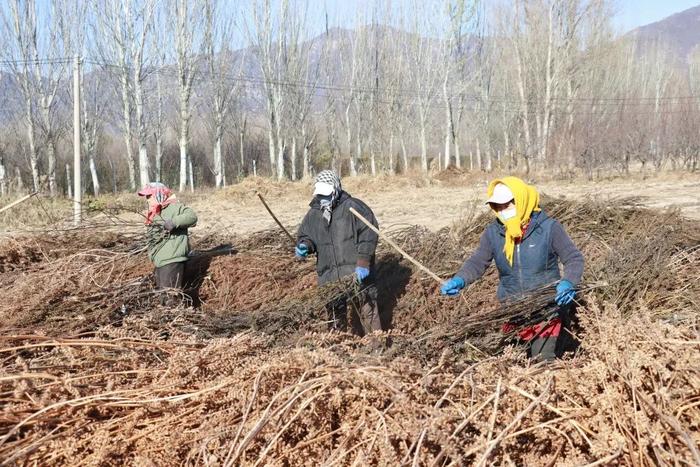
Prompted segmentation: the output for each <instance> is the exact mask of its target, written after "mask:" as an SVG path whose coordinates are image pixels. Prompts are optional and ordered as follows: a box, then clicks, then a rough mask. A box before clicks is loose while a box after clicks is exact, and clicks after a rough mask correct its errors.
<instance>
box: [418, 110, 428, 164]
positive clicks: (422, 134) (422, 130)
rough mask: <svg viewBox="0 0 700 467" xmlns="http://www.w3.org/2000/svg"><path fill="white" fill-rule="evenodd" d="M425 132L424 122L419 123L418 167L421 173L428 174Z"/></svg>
mask: <svg viewBox="0 0 700 467" xmlns="http://www.w3.org/2000/svg"><path fill="white" fill-rule="evenodd" d="M425 133H426V131H425V120H424V119H421V122H420V167H421V170H423V172H425V173H427V172H428V141H427V136H426V134H425Z"/></svg>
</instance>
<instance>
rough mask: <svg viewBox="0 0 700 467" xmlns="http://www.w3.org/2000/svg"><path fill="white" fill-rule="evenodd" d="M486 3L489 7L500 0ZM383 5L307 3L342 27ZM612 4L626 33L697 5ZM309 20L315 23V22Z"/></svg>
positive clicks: (674, 1)
mask: <svg viewBox="0 0 700 467" xmlns="http://www.w3.org/2000/svg"><path fill="white" fill-rule="evenodd" d="M412 1H414V0H391V3H392V4H393V6H394V8H396V7H399V8H400V7H401V6H404V7H406V6H408V5H410V4H411V3H412ZM425 1H429V0H425ZM485 1H486V3H487V4H488V3H490V2H494V1H500V0H485ZM385 2H386V0H311V2H310V4H311V5H314V4H315V5H316V6H315V7H314V6H312V7H311V11H310V12H309V13H310V15H312V16H315V14H316V15H317V14H319V13H321V12H322V11H323V10H324V5H325V7H326V8H327V10H328V12H329V16H330V18H329V20H330V23H331V24H335V25H337V24H342V23H345V25H349V24H348V23H353V22H354V21H353V20H354V19H355V14H356V11H357V10H362V11H367V10H368V8H367V6H369V5H373V4H376V3H385ZM613 2H614V3H613V5H614V8H615V11H616V13H617V14H616V16H615V19H614V22H615V24H616V26H617V27H618V28H619V32H627V31H629V30H630V29H634V28H636V27H637V26H642V25H644V24H649V23H653V22H655V21H659V20H661V19H663V18H665V17H667V16H670V15H672V14H674V13H678V12H680V11H683V10H686V9H688V8H691V7H693V6H697V5H700V0H613ZM437 3H439V2H436V4H437ZM321 14H322V13H321ZM316 18H318V17H316ZM312 21H313V22H314V23H315V22H316V21H318V19H314V20H312Z"/></svg>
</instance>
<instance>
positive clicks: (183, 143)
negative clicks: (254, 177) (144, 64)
mask: <svg viewBox="0 0 700 467" xmlns="http://www.w3.org/2000/svg"><path fill="white" fill-rule="evenodd" d="M170 6H171V8H172V10H174V16H175V21H173V22H172V24H173V26H174V27H173V28H172V29H171V34H172V40H173V43H174V44H175V55H176V59H177V82H178V103H179V107H180V108H179V116H180V135H179V145H180V191H182V190H184V189H185V186H186V185H187V169H188V167H190V168H191V167H192V164H191V159H190V158H189V156H188V153H187V151H188V144H189V138H190V135H189V132H190V119H191V117H192V109H191V97H192V83H193V82H194V78H195V76H196V75H197V70H198V67H199V63H200V59H201V57H202V55H201V52H202V51H203V43H204V42H203V35H202V34H200V33H199V31H202V30H203V23H204V18H205V15H204V10H205V9H204V8H201V2H200V1H191V0H170ZM193 181H194V174H192V173H190V182H191V183H190V189H192V190H194V183H193Z"/></svg>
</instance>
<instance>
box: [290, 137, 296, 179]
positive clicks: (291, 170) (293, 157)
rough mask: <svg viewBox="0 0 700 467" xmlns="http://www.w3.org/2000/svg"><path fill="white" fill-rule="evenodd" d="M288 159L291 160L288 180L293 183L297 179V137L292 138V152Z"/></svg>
mask: <svg viewBox="0 0 700 467" xmlns="http://www.w3.org/2000/svg"><path fill="white" fill-rule="evenodd" d="M289 157H290V158H291V159H292V160H291V163H292V164H291V168H290V172H291V173H290V174H289V176H290V178H291V179H292V181H295V180H296V179H297V137H296V136H292V152H291V154H290V155H289Z"/></svg>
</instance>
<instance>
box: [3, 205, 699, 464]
mask: <svg viewBox="0 0 700 467" xmlns="http://www.w3.org/2000/svg"><path fill="white" fill-rule="evenodd" d="M543 204H545V207H546V208H547V209H548V210H549V212H550V213H552V214H553V215H554V216H555V217H557V218H558V219H560V220H562V222H563V223H564V224H565V225H566V227H567V229H568V230H569V232H570V234H571V235H572V237H573V238H574V239H575V241H576V242H577V244H578V245H579V246H581V248H582V249H583V251H584V254H585V255H586V258H587V261H588V262H587V270H586V277H585V280H586V284H589V285H595V287H588V288H587V289H586V290H584V291H582V294H581V299H580V302H581V305H580V306H579V310H578V316H579V325H578V327H577V328H576V329H575V332H576V334H577V337H578V338H579V339H580V341H581V347H580V348H579V350H578V351H577V353H576V354H575V355H573V356H572V357H571V358H568V359H566V360H563V361H559V362H556V363H554V364H553V365H551V366H543V365H536V366H532V365H530V364H528V362H527V361H526V360H525V357H524V356H523V352H522V350H521V349H519V348H517V347H511V346H506V347H505V348H502V346H500V345H499V346H495V347H493V346H490V345H489V342H487V341H488V339H487V338H489V339H490V338H491V337H493V336H494V335H496V334H495V330H497V329H498V327H500V324H502V321H503V320H509V319H512V318H513V317H514V316H516V314H515V313H516V312H517V313H523V314H524V316H526V317H528V316H530V315H528V314H527V312H526V310H525V308H523V307H520V308H517V307H514V308H511V309H505V310H504V309H503V308H500V307H499V306H498V304H497V302H496V300H495V284H496V282H497V278H496V275H495V274H494V272H493V271H491V272H490V273H489V274H488V275H487V277H486V278H485V280H483V281H481V282H479V283H477V284H475V285H473V286H472V287H470V289H469V290H467V291H466V292H465V293H463V294H462V295H461V296H460V297H459V298H458V299H449V298H444V297H441V296H439V295H438V293H437V286H438V285H437V284H436V283H435V282H434V281H432V279H429V278H426V277H424V276H422V275H421V274H419V273H416V272H413V271H412V270H411V269H410V268H409V264H408V263H407V262H406V261H405V260H403V259H401V258H400V257H398V256H397V255H396V254H395V253H393V252H392V251H390V250H388V249H387V247H386V246H385V245H381V246H380V249H379V254H378V270H379V276H380V277H381V278H382V279H383V280H382V282H380V284H379V286H380V292H381V296H382V306H383V308H384V309H385V310H388V309H389V308H391V309H392V310H393V317H389V316H383V318H384V320H385V321H386V320H387V319H389V318H393V320H392V322H393V329H392V331H391V332H390V333H388V334H387V335H381V336H380V335H370V336H366V337H363V338H359V337H355V336H351V335H349V334H342V333H329V332H327V331H326V323H325V319H326V316H325V312H324V305H325V304H326V303H327V302H328V301H329V300H331V299H333V298H335V297H336V296H337V295H338V294H341V293H357V286H356V285H353V284H352V283H350V282H344V283H341V284H337V285H335V286H331V287H327V288H323V289H320V290H319V289H317V288H316V287H315V285H314V283H315V272H314V270H313V265H312V264H311V262H296V261H295V260H294V259H293V257H292V252H291V251H289V250H290V248H289V245H288V244H287V243H286V240H285V238H284V237H283V236H282V234H279V233H278V232H262V233H260V234H256V235H254V236H250V237H246V238H242V239H237V241H236V242H235V245H234V246H235V247H237V248H238V249H239V253H238V254H236V255H233V256H219V257H213V258H209V259H207V260H206V261H205V262H204V264H203V265H201V269H200V270H199V272H200V273H201V274H202V275H201V276H200V277H199V278H198V280H199V283H198V285H199V299H200V300H201V305H200V307H199V308H197V309H192V308H186V307H177V308H165V307H161V306H160V305H158V302H157V300H156V299H155V297H154V296H153V294H152V293H151V292H150V290H151V283H150V265H149V263H148V261H147V260H146V258H145V256H144V255H143V254H142V253H138V251H139V249H140V244H139V242H138V239H137V238H135V237H130V236H128V235H121V236H119V235H117V236H116V237H115V236H113V235H114V234H108V233H93V234H92V235H91V236H90V237H85V236H81V235H80V234H76V235H75V236H74V237H68V238H64V239H62V240H61V241H59V240H58V239H57V238H55V237H53V236H50V235H48V236H47V235H44V236H41V237H23V238H15V239H13V240H6V241H4V242H2V243H0V264H2V265H3V270H2V271H3V272H2V274H0V281H1V283H2V285H3V287H2V290H1V291H0V319H1V320H2V321H3V323H4V326H3V328H2V331H1V332H0V359H1V360H2V370H3V371H2V376H0V401H2V404H0V465H14V464H18V465H28V464H40V465H65V464H71V465H125V464H135V465H262V464H264V465H318V464H319V463H324V465H334V464H335V465H351V464H353V465H354V464H358V465H365V464H370V465H397V464H411V465H419V464H420V465H435V466H442V465H462V464H476V465H493V464H495V465H502V464H511V465H584V464H594V465H603V464H606V465H610V464H612V465H614V464H618V465H667V464H668V465H683V464H690V465H697V464H699V463H700V454H698V443H700V395H699V394H700V367H698V365H697V355H698V351H700V331H699V328H698V325H699V324H700V323H699V321H698V313H697V311H698V308H697V304H698V301H699V300H700V289H699V286H698V283H697V282H698V281H697V280H696V278H697V277H699V276H700V262H699V261H698V260H699V259H700V258H699V257H698V255H700V253H699V251H700V249H699V248H698V244H699V243H700V242H699V240H700V238H699V237H698V232H699V230H698V223H697V222H691V221H687V220H685V219H683V218H681V217H680V216H679V215H678V213H677V212H676V211H665V212H658V211H652V210H646V209H642V208H639V207H638V206H635V205H634V203H633V202H632V200H618V202H617V203H616V204H615V206H617V208H616V209H606V206H607V205H608V204H607V203H605V202H598V201H595V200H588V201H586V202H582V203H570V202H564V201H561V200H554V199H545V200H544V203H543ZM488 220H489V217H488V216H485V215H477V216H474V218H472V219H468V220H465V221H464V222H460V223H459V224H456V225H454V226H453V227H452V228H450V229H443V230H441V231H439V232H437V233H430V232H428V231H426V230H424V229H421V228H418V227H408V228H404V229H399V230H396V231H394V232H393V233H392V235H393V238H394V239H395V240H396V241H397V242H399V243H400V244H401V246H402V247H403V248H404V249H405V250H406V251H408V252H409V253H410V254H411V255H413V256H415V257H416V258H417V259H419V260H420V261H422V262H424V263H425V264H426V265H427V266H428V267H430V268H431V269H432V270H434V271H436V272H437V273H438V274H440V275H442V276H443V277H447V276H449V275H450V274H452V273H453V272H454V271H455V270H456V268H457V267H458V265H459V263H460V262H461V261H462V260H463V258H464V257H465V256H466V255H467V254H469V252H470V251H471V250H472V249H473V248H475V246H476V244H477V242H478V237H479V235H480V233H481V231H482V230H483V227H484V225H485V224H486V223H487V222H488ZM222 240H223V239H219V238H217V237H215V236H210V237H207V238H200V239H196V240H195V242H194V243H195V244H196V245H197V248H198V249H204V248H208V247H212V246H216V245H217V244H219V243H221V241H222ZM58 245H63V247H62V248H63V250H61V251H58V249H57V246H58ZM601 282H605V283H607V284H608V285H607V286H605V287H601V286H600V283H601ZM551 295H552V292H551V290H549V289H543V290H541V291H539V292H538V295H537V297H539V298H537V299H538V300H541V302H542V303H543V304H547V303H549V301H550V300H551ZM499 313H500V314H499ZM504 313H505V314H504ZM537 317H538V318H539V317H540V316H537ZM385 339H390V340H391V341H392V342H393V345H391V346H390V347H389V348H388V349H386V350H385V351H384V352H383V353H381V354H377V353H375V352H374V350H375V349H376V348H377V346H376V345H375V344H376V343H377V342H378V341H379V342H380V343H384V341H385ZM492 352H495V355H489V353H492Z"/></svg>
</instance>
